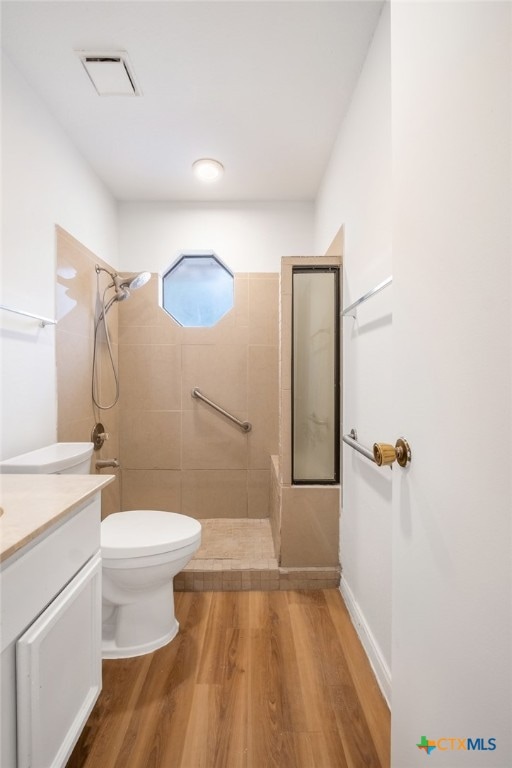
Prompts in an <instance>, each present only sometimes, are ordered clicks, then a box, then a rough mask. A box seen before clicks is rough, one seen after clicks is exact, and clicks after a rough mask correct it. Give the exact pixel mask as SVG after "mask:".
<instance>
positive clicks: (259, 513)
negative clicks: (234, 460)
mask: <svg viewBox="0 0 512 768" xmlns="http://www.w3.org/2000/svg"><path fill="white" fill-rule="evenodd" d="M267 464H268V456H267ZM269 501H270V473H269V471H268V469H250V470H249V471H248V472H247V517H253V518H260V517H268V516H269Z"/></svg>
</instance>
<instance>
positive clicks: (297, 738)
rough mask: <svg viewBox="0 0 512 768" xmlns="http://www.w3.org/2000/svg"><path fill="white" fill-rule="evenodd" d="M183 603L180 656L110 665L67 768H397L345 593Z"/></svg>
mask: <svg viewBox="0 0 512 768" xmlns="http://www.w3.org/2000/svg"><path fill="white" fill-rule="evenodd" d="M175 603H176V615H177V618H178V620H179V622H180V632H179V635H178V636H177V637H176V638H175V639H174V640H173V641H172V642H171V643H170V644H169V645H168V646H166V647H165V648H161V649H160V650H158V651H156V652H155V653H152V654H148V655H146V656H140V657H138V658H134V659H119V660H114V661H104V662H103V691H102V694H101V696H100V698H99V700H98V702H97V704H96V707H95V709H94V711H93V712H92V714H91V717H90V718H89V721H88V723H87V725H86V727H85V729H84V731H83V733H82V735H81V737H80V740H79V742H78V743H77V745H76V747H75V750H74V752H73V754H72V755H71V758H70V760H69V761H68V764H67V768H365V767H366V766H371V768H388V767H389V759H390V758H389V743H390V716H389V710H388V708H387V705H386V703H385V701H384V699H383V698H382V696H381V693H380V691H379V689H378V686H377V684H376V682H375V679H374V677H373V673H372V672H371V669H370V667H369V665H368V661H367V659H366V656H365V654H364V652H363V650H362V648H361V645H360V643H359V640H358V638H357V635H356V634H355V631H354V628H353V626H352V624H351V621H350V618H349V616H348V614H347V611H346V609H345V606H344V604H343V601H342V599H341V595H340V593H339V591H338V590H334V589H333V590H315V591H294V592H279V591H274V592H181V593H176V594H175Z"/></svg>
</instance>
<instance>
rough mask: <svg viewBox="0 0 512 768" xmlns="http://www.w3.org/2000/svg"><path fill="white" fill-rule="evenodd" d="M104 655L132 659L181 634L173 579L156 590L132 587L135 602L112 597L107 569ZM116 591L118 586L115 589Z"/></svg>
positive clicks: (102, 652) (105, 656)
mask: <svg viewBox="0 0 512 768" xmlns="http://www.w3.org/2000/svg"><path fill="white" fill-rule="evenodd" d="M103 575H104V580H103V581H104V594H103V606H102V612H103V617H102V642H101V655H102V657H103V658H104V659H129V658H131V657H132V656H142V655H143V654H145V653H151V652H152V651H156V650H157V648H162V646H164V645H167V643H169V642H170V641H171V640H172V639H173V638H174V637H176V635H177V634H178V630H179V624H178V621H177V619H176V616H175V615H174V592H173V583H172V580H168V581H167V583H166V584H164V585H162V586H161V587H160V588H159V589H157V590H151V591H133V592H132V593H131V594H130V593H126V594H125V597H126V598H127V596H128V595H129V596H130V597H131V599H132V602H129V603H123V604H119V603H117V604H116V603H115V602H114V601H113V600H109V599H108V597H107V596H106V594H105V593H107V595H108V593H109V586H110V588H112V585H111V584H110V585H109V583H108V574H105V572H104V574H103ZM113 594H114V595H115V594H116V593H115V590H114V591H113Z"/></svg>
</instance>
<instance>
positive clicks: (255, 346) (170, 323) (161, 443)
mask: <svg viewBox="0 0 512 768" xmlns="http://www.w3.org/2000/svg"><path fill="white" fill-rule="evenodd" d="M158 281H159V278H158V277H157V276H153V278H152V279H151V281H150V282H149V284H148V286H145V287H144V288H143V289H141V290H140V291H136V292H134V293H133V294H132V295H131V297H130V300H129V301H125V302H122V303H120V304H119V307H118V309H119V339H120V349H119V357H120V379H121V407H122V414H123V416H122V419H121V432H122V434H121V446H120V453H121V461H122V466H123V478H125V477H126V478H127V479H126V481H125V485H124V487H123V508H127V506H126V504H127V503H128V500H130V501H129V506H132V507H133V503H132V502H133V501H134V500H137V499H138V500H139V501H141V503H142V499H143V498H144V495H143V493H142V492H141V491H140V490H135V487H134V483H135V481H136V479H137V478H138V483H139V484H141V483H142V487H143V488H144V487H146V486H145V483H146V480H145V479H144V478H145V477H146V476H145V475H144V471H146V470H149V469H150V467H165V470H172V471H175V472H176V473H178V475H179V476H180V478H181V482H182V484H183V487H182V492H183V507H184V508H185V507H186V510H187V513H188V514H191V515H196V516H212V513H211V510H212V509H214V510H215V512H214V514H215V515H218V516H225V517H233V516H239V517H247V516H248V515H251V516H260V515H261V516H267V515H268V495H269V493H268V489H269V477H270V475H269V456H270V454H271V453H277V451H278V413H279V405H278V396H279V395H278V393H279V383H278V377H279V359H278V347H277V339H278V335H279V334H278V330H279V329H278V289H279V275H277V274H272V273H265V274H260V273H254V274H253V273H240V274H237V275H235V284H234V298H235V305H234V307H233V309H232V310H231V311H230V312H228V313H227V314H226V315H225V316H224V317H223V318H222V319H221V320H220V321H219V323H217V324H216V325H215V326H214V327H212V328H181V327H180V326H179V325H178V324H177V323H176V322H175V321H174V320H173V319H172V318H171V317H169V316H168V315H167V313H165V312H164V311H163V310H161V309H160V307H159V306H158V301H159V297H158ZM148 289H149V292H148ZM249 339H251V344H249ZM193 387H199V388H200V389H201V390H202V391H203V392H204V394H205V395H206V396H207V397H209V398H211V399H212V400H214V401H215V402H218V403H219V404H220V405H221V406H223V407H224V408H225V409H226V410H227V411H229V412H230V413H233V415H235V416H236V417H237V418H240V419H241V420H246V419H248V420H250V421H251V422H252V423H253V430H252V432H250V433H249V434H245V433H243V432H241V431H240V430H239V429H238V428H237V427H236V425H234V424H232V423H231V422H230V421H228V420H227V419H226V418H225V417H223V416H222V415H221V414H219V413H216V412H215V411H213V410H212V409H211V408H210V407H208V406H207V405H206V404H205V403H203V402H201V401H199V400H196V399H194V398H192V396H191V390H192V389H193ZM156 414H159V415H158V416H157V415H156ZM178 414H179V415H180V419H181V424H180V427H181V429H180V427H179V426H178ZM171 435H172V438H171V437H170V436H171ZM180 462H181V463H180ZM180 467H181V472H180ZM135 471H137V472H138V473H139V474H138V475H133V474H132V473H133V472H135ZM162 472H164V469H162ZM125 473H126V474H125ZM161 477H162V475H161V474H160V473H159V472H157V474H155V476H154V477H153V478H152V482H153V481H154V482H159V478H161ZM226 478H229V483H228V482H227V480H226ZM220 480H222V481H223V482H219V481H220ZM224 480H226V482H224ZM217 489H220V490H217ZM148 493H149V494H150V495H148V499H152V498H154V496H155V490H154V489H150V491H148ZM134 494H135V495H134ZM219 494H220V496H219ZM157 495H158V494H157ZM217 498H218V501H217ZM164 501H165V499H163V500H161V504H163V503H164Z"/></svg>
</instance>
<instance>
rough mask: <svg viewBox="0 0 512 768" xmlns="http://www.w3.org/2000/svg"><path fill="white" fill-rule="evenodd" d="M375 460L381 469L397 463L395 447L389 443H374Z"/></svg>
mask: <svg viewBox="0 0 512 768" xmlns="http://www.w3.org/2000/svg"><path fill="white" fill-rule="evenodd" d="M373 458H374V459H375V463H376V464H377V465H378V466H379V467H382V466H385V465H387V464H392V463H393V462H394V461H396V452H395V449H394V447H393V446H392V445H389V443H374V444H373Z"/></svg>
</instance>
